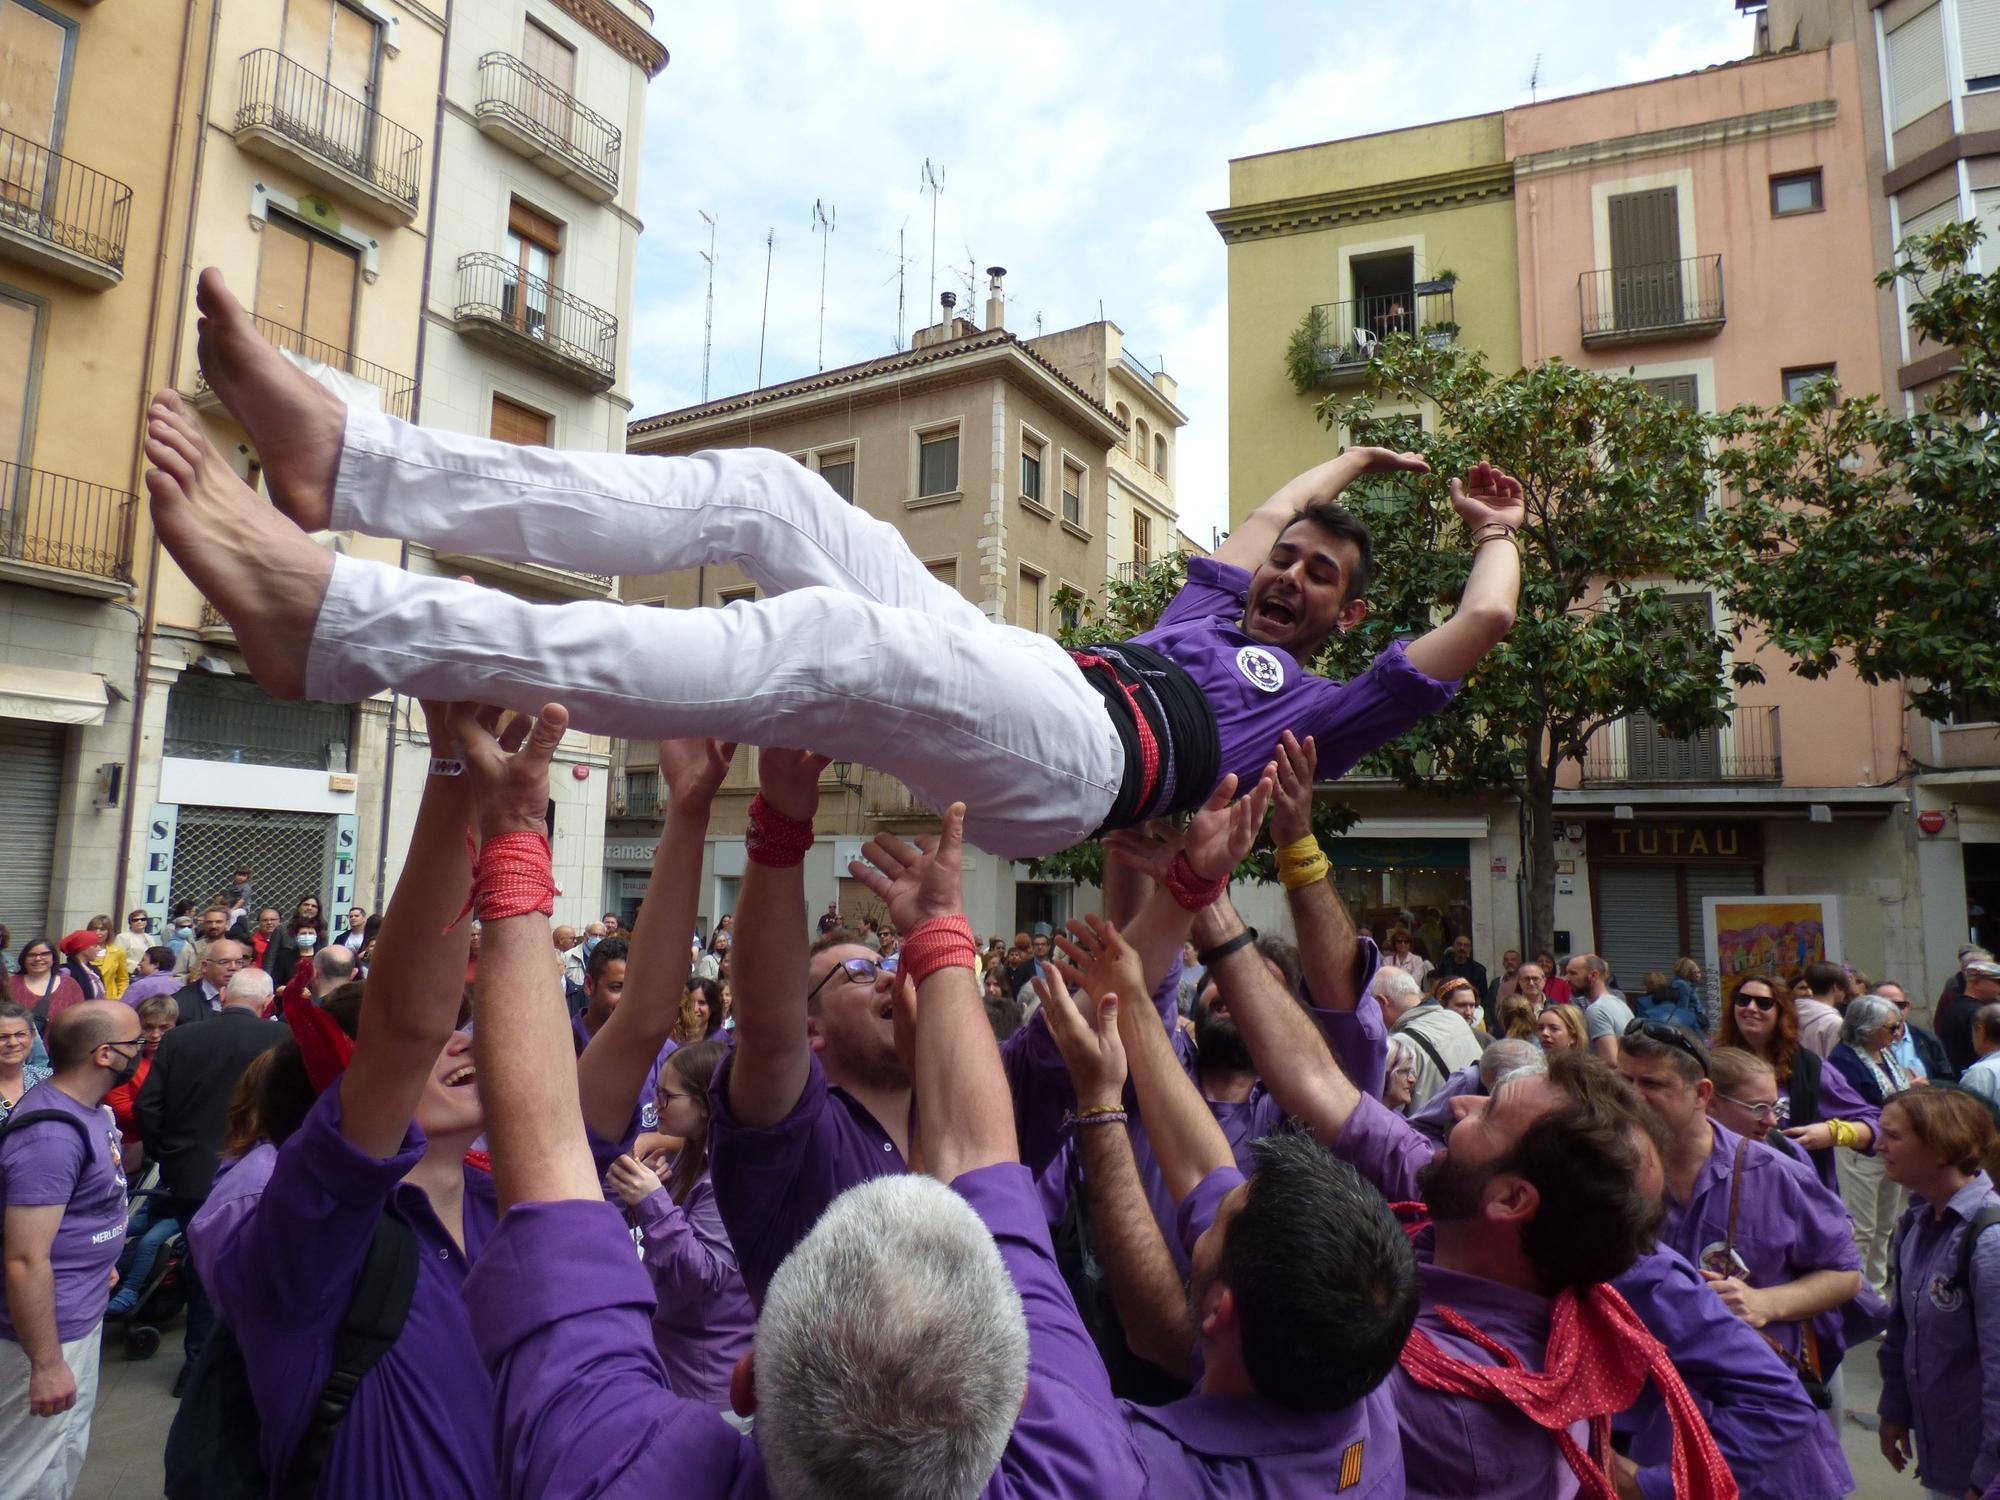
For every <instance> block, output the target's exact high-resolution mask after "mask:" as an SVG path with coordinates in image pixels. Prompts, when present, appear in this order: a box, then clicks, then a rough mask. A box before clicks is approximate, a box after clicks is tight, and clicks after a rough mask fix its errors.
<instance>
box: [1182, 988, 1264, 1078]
mask: <svg viewBox="0 0 2000 1500" xmlns="http://www.w3.org/2000/svg"><path fill="white" fill-rule="evenodd" d="M1192 1019H1193V1021H1194V1048H1195V1054H1196V1061H1197V1062H1198V1063H1199V1064H1200V1065H1201V1066H1202V1067H1204V1068H1219V1069H1221V1070H1223V1071H1224V1072H1229V1073H1254V1072H1256V1071H1257V1065H1256V1063H1255V1062H1253V1061H1252V1060H1251V1058H1250V1048H1249V1046H1248V1045H1247V1044H1246V1043H1245V1042H1244V1040H1243V1033H1242V1032H1240V1031H1238V1030H1237V1029H1236V1023H1235V1021H1233V1020H1231V1019H1230V1018H1229V1017H1228V1016H1218V1015H1217V1014H1216V1013H1215V1012H1214V1011H1213V1010H1211V1009H1209V1007H1208V1006H1207V1005H1206V1004H1205V1003H1204V1002H1202V1001H1201V1000H1196V1001H1195V1005H1194V1015H1193V1018H1192Z"/></svg>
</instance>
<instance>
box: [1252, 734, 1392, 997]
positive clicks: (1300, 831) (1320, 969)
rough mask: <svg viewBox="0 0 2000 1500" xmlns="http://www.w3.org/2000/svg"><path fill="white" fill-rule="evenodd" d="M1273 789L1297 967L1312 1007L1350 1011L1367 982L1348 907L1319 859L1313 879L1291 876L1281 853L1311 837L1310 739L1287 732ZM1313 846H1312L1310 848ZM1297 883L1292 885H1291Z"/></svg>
mask: <svg viewBox="0 0 2000 1500" xmlns="http://www.w3.org/2000/svg"><path fill="white" fill-rule="evenodd" d="M1277 768H1278V790H1277V795H1276V796H1275V797H1274V798H1273V799H1272V801H1271V843H1272V844H1273V845H1274V846H1275V847H1276V848H1277V849H1278V850H1279V867H1278V873H1279V875H1280V877H1281V878H1283V880H1284V884H1285V899H1286V901H1287V902H1288V903H1289V904H1290V906H1291V908H1292V925H1293V927H1294V928H1295V929H1296V930H1297V932H1298V935H1299V965H1300V968H1301V969H1302V970H1303V972H1304V974H1305V980H1306V989H1307V991H1308V992H1309V993H1310V994H1311V995H1312V1000H1313V1004H1314V1005H1316V1006H1318V1007H1319V1008H1320V1009H1322V1010H1339V1011H1351V1010H1353V1009H1354V1008H1355V1006H1356V1005H1357V1004H1359V1003H1360V1000H1361V991H1362V988H1363V986H1365V985H1366V984H1367V982H1368V976H1367V975H1366V974H1357V973H1356V972H1355V970H1356V967H1357V965H1358V964H1359V962H1360V958H1361V939H1360V934H1359V933H1357V932H1356V931H1355V927H1354V919H1353V918H1352V917H1350V916H1349V915H1348V914H1347V905H1346V903H1345V902H1343V901H1342V900H1341V899H1340V893H1339V892H1338V891H1336V890H1334V888H1333V878H1332V869H1331V867H1330V866H1328V865H1327V863H1326V857H1325V855H1324V854H1322V855H1321V856H1320V859H1319V862H1318V865H1317V867H1316V868H1318V869H1320V871H1321V873H1320V875H1319V877H1318V878H1317V879H1308V878H1304V877H1307V876H1310V875H1311V873H1312V868H1313V867H1307V868H1303V869H1301V870H1300V871H1299V872H1298V874H1296V875H1294V874H1293V873H1291V871H1290V870H1289V869H1288V867H1287V863H1286V860H1285V857H1284V852H1283V851H1284V850H1285V849H1286V848H1287V847H1288V846H1292V845H1296V844H1300V843H1303V842H1304V841H1305V840H1306V839H1309V838H1311V837H1312V802H1313V773H1314V772H1315V771H1317V770H1318V769H1319V747H1318V746H1317V745H1316V744H1314V742H1313V738H1312V736H1311V735H1307V736H1306V737H1305V739H1304V740H1303V741H1301V740H1300V739H1299V738H1298V737H1297V736H1296V735H1294V734H1293V733H1292V732H1291V730H1289V729H1287V730H1286V731H1285V733H1284V736H1283V738H1281V739H1280V740H1279V741H1278V756H1277ZM1315 847H1316V846H1315ZM1294 881H1297V882H1298V883H1297V884H1294Z"/></svg>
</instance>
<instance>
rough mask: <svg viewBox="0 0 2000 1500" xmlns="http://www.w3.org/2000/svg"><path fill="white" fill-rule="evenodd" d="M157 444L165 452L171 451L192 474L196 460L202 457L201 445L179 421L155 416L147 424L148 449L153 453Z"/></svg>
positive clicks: (148, 451)
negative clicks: (170, 420)
mask: <svg viewBox="0 0 2000 1500" xmlns="http://www.w3.org/2000/svg"><path fill="white" fill-rule="evenodd" d="M155 446H157V447H159V448H160V450H161V451H162V452H164V453H170V454H172V455H173V456H174V458H175V460H176V461H177V462H178V463H179V464H180V465H181V467H182V468H183V469H185V470H186V471H187V472H188V473H189V474H190V475H192V474H193V472H194V466H195V464H196V462H197V461H198V460H199V459H200V458H201V446H200V444H199V443H198V442H196V441H195V439H194V438H192V437H190V436H189V434H188V431H187V429H186V428H184V427H182V426H181V425H180V424H179V423H177V422H169V421H166V420H165V419H163V418H160V417H155V418H153V420H152V421H151V422H149V423H147V424H146V451H147V453H149V454H150V453H151V452H152V451H153V449H154V447H155Z"/></svg>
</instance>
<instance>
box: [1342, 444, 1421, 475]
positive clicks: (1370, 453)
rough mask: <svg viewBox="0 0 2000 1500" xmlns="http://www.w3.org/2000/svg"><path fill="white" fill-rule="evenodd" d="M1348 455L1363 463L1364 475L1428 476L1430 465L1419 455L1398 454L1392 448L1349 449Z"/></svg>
mask: <svg viewBox="0 0 2000 1500" xmlns="http://www.w3.org/2000/svg"><path fill="white" fill-rule="evenodd" d="M1347 451H1348V453H1350V454H1352V455H1356V456H1359V457H1360V458H1362V459H1363V460H1364V461H1365V467H1364V468H1363V469H1362V471H1361V472H1362V473H1364V474H1428V473H1430V471H1431V466H1430V464H1429V463H1428V462H1427V461H1426V460H1425V458H1424V456H1423V454H1421V453H1398V452H1397V451H1396V450H1395V449H1394V448H1349V449H1348V450H1347Z"/></svg>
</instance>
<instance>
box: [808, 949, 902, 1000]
mask: <svg viewBox="0 0 2000 1500" xmlns="http://www.w3.org/2000/svg"><path fill="white" fill-rule="evenodd" d="M894 972H895V971H894V970H893V969H887V968H884V967H883V966H882V965H881V964H878V963H876V962H875V960H874V959H872V958H844V959H842V960H841V961H840V962H839V963H838V964H836V965H835V966H834V967H833V968H831V969H828V970H827V972H826V978H825V979H822V980H820V982H819V983H818V984H816V985H814V986H813V987H812V988H811V989H809V990H807V991H806V1003H807V1004H811V1003H812V997H813V996H814V995H817V994H818V993H819V992H820V991H821V990H823V989H825V988H826V985H827V980H828V979H831V978H833V976H834V975H836V974H845V975H846V976H847V982H848V983H849V984H873V983H874V982H875V981H876V979H877V978H879V977H880V976H881V975H883V974H892V973H894Z"/></svg>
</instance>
